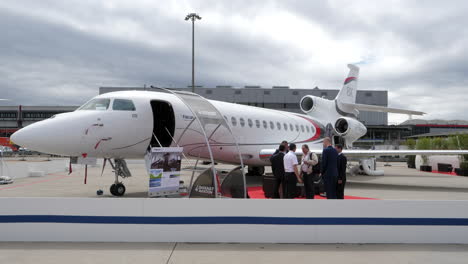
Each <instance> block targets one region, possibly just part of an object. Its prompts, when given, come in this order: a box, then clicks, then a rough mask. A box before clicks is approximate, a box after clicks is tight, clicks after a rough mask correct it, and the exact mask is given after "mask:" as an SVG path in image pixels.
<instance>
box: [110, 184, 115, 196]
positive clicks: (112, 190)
mask: <svg viewBox="0 0 468 264" xmlns="http://www.w3.org/2000/svg"><path fill="white" fill-rule="evenodd" d="M116 186H117V184H115V183H114V184H112V185H111V187H110V193H111V194H112V195H114V196H117V194H116V193H117V192H116V190H115V189H116V188H115V187H116Z"/></svg>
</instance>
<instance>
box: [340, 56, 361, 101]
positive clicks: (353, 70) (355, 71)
mask: <svg viewBox="0 0 468 264" xmlns="http://www.w3.org/2000/svg"><path fill="white" fill-rule="evenodd" d="M348 68H349V74H348V77H347V78H346V79H345V81H344V84H343V88H341V90H340V92H339V93H338V95H337V96H336V98H335V99H336V101H337V102H338V103H347V104H354V103H356V92H357V81H358V77H359V67H357V66H356V65H353V64H348Z"/></svg>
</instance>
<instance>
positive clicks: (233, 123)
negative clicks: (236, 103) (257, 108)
mask: <svg viewBox="0 0 468 264" xmlns="http://www.w3.org/2000/svg"><path fill="white" fill-rule="evenodd" d="M231 123H232V126H237V119H236V118H235V117H231Z"/></svg>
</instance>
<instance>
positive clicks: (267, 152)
mask: <svg viewBox="0 0 468 264" xmlns="http://www.w3.org/2000/svg"><path fill="white" fill-rule="evenodd" d="M275 151H276V150H275V149H262V150H261V151H260V155H259V156H260V159H265V160H267V159H269V158H270V157H271V155H273V153H275ZM311 151H312V152H314V153H316V154H321V153H322V149H311ZM343 153H344V154H346V155H347V156H350V157H379V156H396V155H400V156H408V155H468V150H372V149H371V150H363V149H344V150H343ZM296 155H298V156H302V151H300V150H299V151H296Z"/></svg>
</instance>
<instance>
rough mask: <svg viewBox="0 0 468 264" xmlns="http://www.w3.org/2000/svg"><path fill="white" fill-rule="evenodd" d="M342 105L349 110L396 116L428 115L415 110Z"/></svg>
mask: <svg viewBox="0 0 468 264" xmlns="http://www.w3.org/2000/svg"><path fill="white" fill-rule="evenodd" d="M341 104H342V105H344V106H346V107H347V108H354V109H356V110H359V111H369V112H384V113H395V114H407V115H424V114H426V113H424V112H420V111H413V110H406V109H399V108H391V107H385V106H378V105H365V104H349V103H341Z"/></svg>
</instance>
